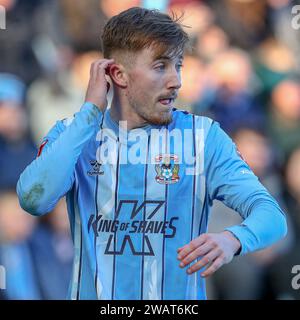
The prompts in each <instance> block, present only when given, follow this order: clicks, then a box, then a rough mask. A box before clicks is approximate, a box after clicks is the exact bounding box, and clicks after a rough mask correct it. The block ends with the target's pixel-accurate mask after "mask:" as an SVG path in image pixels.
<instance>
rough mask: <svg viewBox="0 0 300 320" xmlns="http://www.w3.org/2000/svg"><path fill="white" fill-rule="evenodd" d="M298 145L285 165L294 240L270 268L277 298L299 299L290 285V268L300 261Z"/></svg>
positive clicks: (299, 163) (286, 193) (299, 293)
mask: <svg viewBox="0 0 300 320" xmlns="http://www.w3.org/2000/svg"><path fill="white" fill-rule="evenodd" d="M299 177H300V147H298V148H296V149H295V151H294V152H293V153H292V154H291V155H290V157H289V159H288V161H287V163H286V167H285V183H286V187H287V188H286V192H285V199H286V203H287V206H288V212H289V214H290V219H291V221H290V226H289V229H292V230H293V232H294V242H293V245H292V247H291V248H290V250H289V251H288V252H287V253H286V254H284V256H282V257H281V258H278V259H276V261H275V262H274V264H273V265H272V268H270V283H271V285H272V288H273V291H274V292H275V294H276V298H277V299H298V300H299V299H300V291H299V290H296V289H295V288H293V287H292V278H293V277H294V276H295V274H292V268H293V266H295V265H299V261H300V251H299V246H300V179H299Z"/></svg>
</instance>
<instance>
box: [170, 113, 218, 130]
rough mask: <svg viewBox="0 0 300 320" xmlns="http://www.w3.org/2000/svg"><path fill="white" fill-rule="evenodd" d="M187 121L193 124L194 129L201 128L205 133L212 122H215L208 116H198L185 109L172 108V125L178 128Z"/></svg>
mask: <svg viewBox="0 0 300 320" xmlns="http://www.w3.org/2000/svg"><path fill="white" fill-rule="evenodd" d="M187 123H188V124H190V125H191V126H193V127H194V128H195V129H203V130H204V131H205V132H206V133H208V132H209V130H210V129H211V127H212V126H213V124H214V123H216V122H215V121H214V120H213V119H211V118H209V117H205V116H200V115H196V114H193V113H191V112H188V111H185V110H181V109H176V108H173V126H174V127H175V128H178V127H181V126H183V125H184V124H187Z"/></svg>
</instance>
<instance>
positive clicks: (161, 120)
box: [147, 112, 173, 126]
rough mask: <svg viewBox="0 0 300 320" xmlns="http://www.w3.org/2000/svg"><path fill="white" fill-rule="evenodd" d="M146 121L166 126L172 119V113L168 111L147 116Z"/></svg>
mask: <svg viewBox="0 0 300 320" xmlns="http://www.w3.org/2000/svg"><path fill="white" fill-rule="evenodd" d="M147 121H148V122H149V123H150V124H155V125H161V126H166V125H168V124H170V123H171V122H172V121H173V114H172V112H170V113H169V112H168V113H166V114H163V115H158V116H156V117H149V119H148V120H147Z"/></svg>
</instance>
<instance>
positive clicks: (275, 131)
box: [268, 80, 300, 157]
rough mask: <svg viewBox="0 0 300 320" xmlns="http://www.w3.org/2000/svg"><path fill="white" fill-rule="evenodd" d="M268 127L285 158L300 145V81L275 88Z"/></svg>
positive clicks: (286, 81)
mask: <svg viewBox="0 0 300 320" xmlns="http://www.w3.org/2000/svg"><path fill="white" fill-rule="evenodd" d="M268 127H269V132H270V135H271V137H272V138H273V140H274V141H276V146H277V148H278V149H279V151H280V152H281V153H282V156H283V157H287V156H288V155H289V154H290V153H291V152H292V151H293V150H294V149H295V147H297V145H299V144H300V83H299V82H298V81H295V80H284V81H282V82H280V83H279V84H278V85H277V86H276V87H275V88H274V91H273V92H272V97H271V110H270V115H269V119H268Z"/></svg>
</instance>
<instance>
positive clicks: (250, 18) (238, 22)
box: [207, 0, 268, 50]
mask: <svg viewBox="0 0 300 320" xmlns="http://www.w3.org/2000/svg"><path fill="white" fill-rule="evenodd" d="M207 4H208V5H209V6H210V7H211V9H212V11H213V12H214V14H215V16H216V23H217V25H219V26H220V27H221V28H222V29H223V30H224V31H225V32H226V34H227V35H228V37H229V39H230V43H231V44H232V45H233V46H236V47H240V48H242V49H247V50H248V49H251V48H253V47H254V46H256V45H257V44H259V43H260V41H262V40H263V39H264V38H265V36H266V35H267V34H268V25H267V23H266V20H267V19H266V17H267V3H266V0H248V1H242V0H223V1H216V0H214V1H207Z"/></svg>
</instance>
